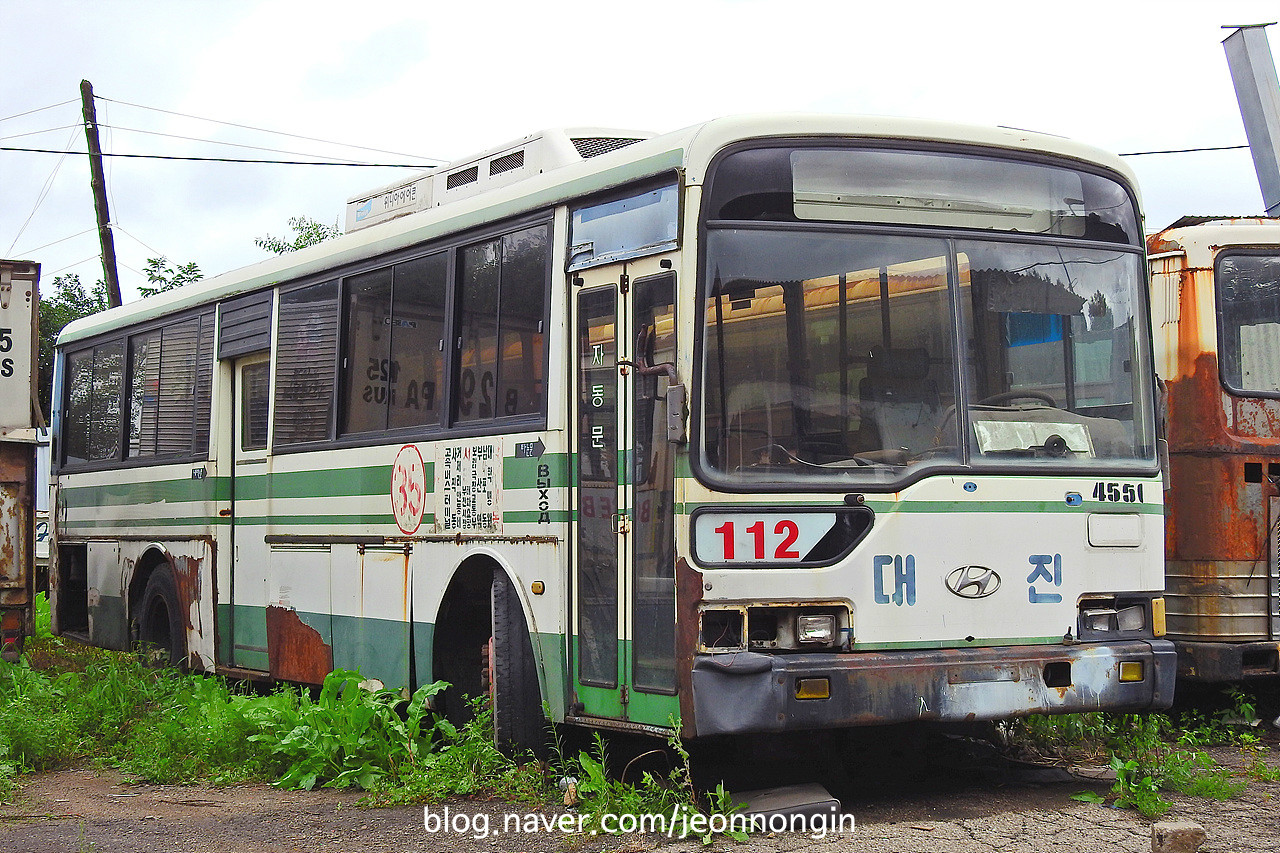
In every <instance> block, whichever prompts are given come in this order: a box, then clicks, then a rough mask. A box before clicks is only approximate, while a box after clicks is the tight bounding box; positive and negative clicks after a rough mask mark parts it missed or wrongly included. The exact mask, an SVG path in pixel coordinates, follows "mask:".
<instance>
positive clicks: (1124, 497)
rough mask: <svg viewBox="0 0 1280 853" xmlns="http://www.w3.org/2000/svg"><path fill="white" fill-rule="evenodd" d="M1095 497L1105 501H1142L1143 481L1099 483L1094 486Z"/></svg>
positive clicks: (1096, 499) (1131, 502) (1128, 502)
mask: <svg viewBox="0 0 1280 853" xmlns="http://www.w3.org/2000/svg"><path fill="white" fill-rule="evenodd" d="M1093 499H1094V500H1095V501H1102V502H1104V503H1126V504H1134V503H1137V504H1140V503H1142V484H1141V483H1105V482H1104V483H1097V484H1096V485H1094V487H1093Z"/></svg>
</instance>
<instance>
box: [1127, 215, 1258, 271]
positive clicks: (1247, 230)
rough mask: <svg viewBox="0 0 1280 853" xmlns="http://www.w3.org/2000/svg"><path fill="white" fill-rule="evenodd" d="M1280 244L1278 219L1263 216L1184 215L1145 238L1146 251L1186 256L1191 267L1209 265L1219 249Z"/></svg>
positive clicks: (1148, 252)
mask: <svg viewBox="0 0 1280 853" xmlns="http://www.w3.org/2000/svg"><path fill="white" fill-rule="evenodd" d="M1237 246H1239V247H1246V246H1271V247H1274V246H1280V218H1274V217H1266V216H1220V217H1208V216H1204V217H1201V216H1184V217H1182V218H1181V219H1179V220H1178V221H1177V222H1175V223H1173V224H1172V225H1170V226H1169V227H1168V228H1166V229H1164V230H1163V231H1161V232H1159V233H1157V234H1152V235H1151V236H1150V237H1148V238H1147V254H1148V255H1150V256H1153V257H1154V256H1156V255H1162V254H1166V253H1170V252H1173V253H1182V254H1186V255H1187V263H1188V265H1190V266H1193V267H1200V266H1208V265H1209V264H1211V263H1213V257H1214V255H1215V254H1216V253H1217V251H1218V250H1219V249H1225V248H1228V247H1237Z"/></svg>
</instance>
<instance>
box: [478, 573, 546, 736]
mask: <svg viewBox="0 0 1280 853" xmlns="http://www.w3.org/2000/svg"><path fill="white" fill-rule="evenodd" d="M492 589H493V652H492V655H491V660H490V666H491V672H492V679H493V681H492V684H491V685H490V691H491V693H490V695H491V696H492V697H493V739H494V742H495V743H497V745H498V748H499V749H501V750H502V751H503V752H505V753H507V754H509V755H514V754H519V753H526V752H532V753H533V754H535V755H540V754H542V753H544V752H545V751H546V748H547V718H546V717H545V716H544V715H543V713H542V691H541V690H540V689H539V687H538V665H537V662H536V661H535V660H534V657H533V644H532V642H531V641H530V638H529V626H528V625H527V624H526V622H525V618H524V609H523V608H522V607H521V606H520V596H519V594H518V593H517V592H516V588H515V586H514V585H512V583H511V580H510V579H509V578H508V577H507V575H506V573H505V572H503V571H500V570H495V571H494V573H493V587H492Z"/></svg>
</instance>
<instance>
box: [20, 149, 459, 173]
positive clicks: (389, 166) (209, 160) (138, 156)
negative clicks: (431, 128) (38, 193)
mask: <svg viewBox="0 0 1280 853" xmlns="http://www.w3.org/2000/svg"><path fill="white" fill-rule="evenodd" d="M0 151H17V152H20V153H26V154H80V155H84V154H85V152H84V151H55V150H54V149H52V148H11V147H8V146H3V145H0ZM102 156H103V157H130V158H134V159H139V160H188V161H192V162H197V163H264V164H267V165H272V166H366V167H371V168H377V169H434V168H435V166H424V165H422V164H421V163H336V162H332V161H327V160H242V159H236V158H234V157H177V156H173V155H169V154H114V153H109V152H107V151H103V152H102Z"/></svg>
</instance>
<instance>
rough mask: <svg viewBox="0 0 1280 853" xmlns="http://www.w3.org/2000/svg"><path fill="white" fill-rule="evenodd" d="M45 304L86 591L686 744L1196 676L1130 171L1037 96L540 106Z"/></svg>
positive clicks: (363, 667)
mask: <svg viewBox="0 0 1280 853" xmlns="http://www.w3.org/2000/svg"><path fill="white" fill-rule="evenodd" d="M347 221H348V233H347V234H346V235H345V236H342V237H340V238H337V239H334V240H331V241H327V242H325V243H322V244H320V245H318V246H314V247H312V248H309V249H305V250H303V251H299V252H297V253H292V254H289V255H285V256H281V257H279V258H274V259H271V260H268V261H265V262H263V263H261V264H258V265H257V266H253V267H249V268H247V269H244V270H240V271H237V272H232V273H228V274H226V275H221V276H218V277H216V278H212V279H209V280H207V281H203V282H199V283H195V284H191V285H188V286H185V287H182V288H180V289H177V290H174V291H171V292H168V293H164V294H161V295H158V296H155V297H153V298H151V299H146V300H142V301H140V302H136V303H133V304H131V305H127V306H124V307H122V308H118V309H113V310H111V311H108V312H105V313H103V314H101V315H97V316H94V317H91V318H88V319H86V320H83V321H80V322H78V323H76V324H74V325H72V326H69V327H68V328H67V330H66V331H65V332H64V333H63V334H62V336H61V338H60V340H59V358H60V360H59V365H60V371H59V375H58V382H59V391H58V399H59V400H60V404H59V405H60V411H59V412H58V414H57V434H58V446H57V450H56V458H57V464H58V469H57V473H56V477H55V482H56V486H55V488H56V503H55V514H56V535H57V541H56V546H55V557H56V561H57V565H56V567H55V568H54V569H53V583H54V610H55V618H56V623H55V624H56V628H57V630H59V631H61V632H62V633H63V634H68V635H73V636H78V637H80V638H83V639H85V640H87V641H88V642H90V643H94V644H99V645H103V646H110V647H113V648H127V647H129V646H130V645H131V644H135V643H141V644H144V645H145V646H146V647H148V648H151V649H153V650H159V651H160V653H161V654H163V655H166V656H167V657H168V658H170V659H171V660H174V661H185V662H186V663H187V665H189V666H191V667H192V668H195V669H200V670H205V671H216V672H224V673H230V674H240V675H245V676H261V677H270V678H276V679H283V680H288V681H297V682H304V683H315V682H318V681H319V680H321V679H322V678H323V677H324V676H325V674H326V673H328V672H329V671H330V670H332V669H334V668H337V667H343V668H355V667H358V668H359V669H360V671H361V673H362V674H363V675H364V676H365V677H366V678H369V679H376V680H377V681H380V682H381V683H383V684H386V685H388V686H393V687H396V686H401V685H405V686H413V685H416V684H421V683H426V682H429V681H431V680H434V679H444V680H446V681H448V682H449V683H450V684H451V685H453V686H452V687H451V688H450V691H448V692H446V693H445V694H444V696H443V699H442V700H441V703H442V707H443V710H444V711H445V712H446V713H449V714H457V713H459V709H460V708H461V707H462V701H461V696H462V695H465V694H475V693H479V692H481V691H483V690H486V689H487V690H488V691H489V692H490V695H491V697H492V701H493V705H494V709H495V717H496V728H497V733H498V737H499V738H500V739H501V740H503V741H505V742H507V743H509V744H514V745H517V746H527V745H534V744H536V743H537V742H540V741H541V740H542V738H543V731H542V730H543V726H544V721H545V715H544V710H543V709H544V707H545V708H546V709H548V711H549V713H550V715H551V717H552V718H553V719H554V720H556V721H565V722H569V723H573V724H579V725H588V726H599V727H613V728H622V729H629V730H633V731H641V732H650V733H662V732H670V731H671V730H672V729H673V728H676V729H678V731H679V732H680V733H681V734H682V735H683V736H685V737H695V736H703V735H718V734H733V733H745V732H779V731H786V730H800V729H821V728H836V727H848V726H855V725H866V724H877V723H890V722H896V721H904V720H916V719H924V720H945V721H955V720H985V719H995V718H1002V717H1006V716H1010V715H1024V714H1040V713H1060V712H1070V711H1080V710H1086V709H1090V710H1097V709H1147V708H1158V707H1164V706H1166V705H1167V704H1168V703H1169V702H1170V700H1171V697H1172V694H1171V690H1172V683H1173V672H1174V662H1173V650H1172V646H1171V644H1170V643H1169V642H1168V641H1167V640H1164V639H1161V637H1162V635H1163V633H1164V611H1163V600H1162V599H1161V598H1160V592H1159V591H1160V590H1161V588H1162V585H1163V549H1162V534H1161V531H1162V512H1163V509H1162V491H1161V479H1160V471H1159V467H1158V464H1157V460H1156V453H1155V445H1156V439H1155V418H1154V415H1153V400H1154V392H1153V387H1152V382H1151V379H1150V377H1151V376H1152V371H1151V369H1150V364H1151V355H1150V326H1149V321H1148V317H1147V296H1146V274H1145V268H1144V265H1143V243H1142V235H1141V230H1140V222H1141V219H1140V215H1139V212H1138V200H1137V193H1136V190H1135V189H1134V186H1133V181H1132V177H1131V175H1130V173H1129V172H1128V171H1127V170H1126V168H1125V167H1124V166H1123V165H1122V164H1121V163H1120V161H1119V160H1118V159H1116V158H1115V157H1111V156H1108V155H1105V154H1103V153H1101V152H1099V151H1096V150H1094V149H1092V148H1087V147H1084V146H1081V145H1077V144H1074V143H1071V142H1068V141H1064V140H1062V139H1058V138H1054V137H1049V136H1039V135H1036V134H1030V133H1026V132H1022V131H1014V130H1004V129H1000V130H996V129H974V128H967V127H953V126H950V125H944V124H938V123H927V122H918V121H909V120H889V119H857V118H847V117H796V116H786V117H759V118H734V119H721V120H716V121H712V122H709V123H706V124H703V125H699V126H696V127H692V128H689V129H686V130H682V131H678V132H675V133H671V134H667V135H662V136H648V135H645V134H619V133H608V132H601V131H598V130H591V131H581V132H580V131H567V132H566V131H555V132H551V131H548V132H544V133H541V134H537V135H535V136H531V137H528V138H525V139H523V140H519V141H518V142H516V143H514V144H511V145H507V146H503V147H500V148H497V149H493V150H491V151H488V152H486V153H484V154H483V155H480V156H477V157H473V158H468V159H466V160H462V161H458V162H456V163H454V164H451V165H450V166H447V167H444V168H441V169H439V170H436V171H435V172H432V173H429V174H426V175H423V176H421V177H418V178H415V179H412V180H410V181H406V182H404V183H401V184H397V185H393V186H389V187H385V188H383V189H381V190H378V191H375V192H371V193H370V194H368V195H365V196H361V197H358V198H356V199H353V200H352V201H351V202H349V204H348V220H347Z"/></svg>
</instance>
